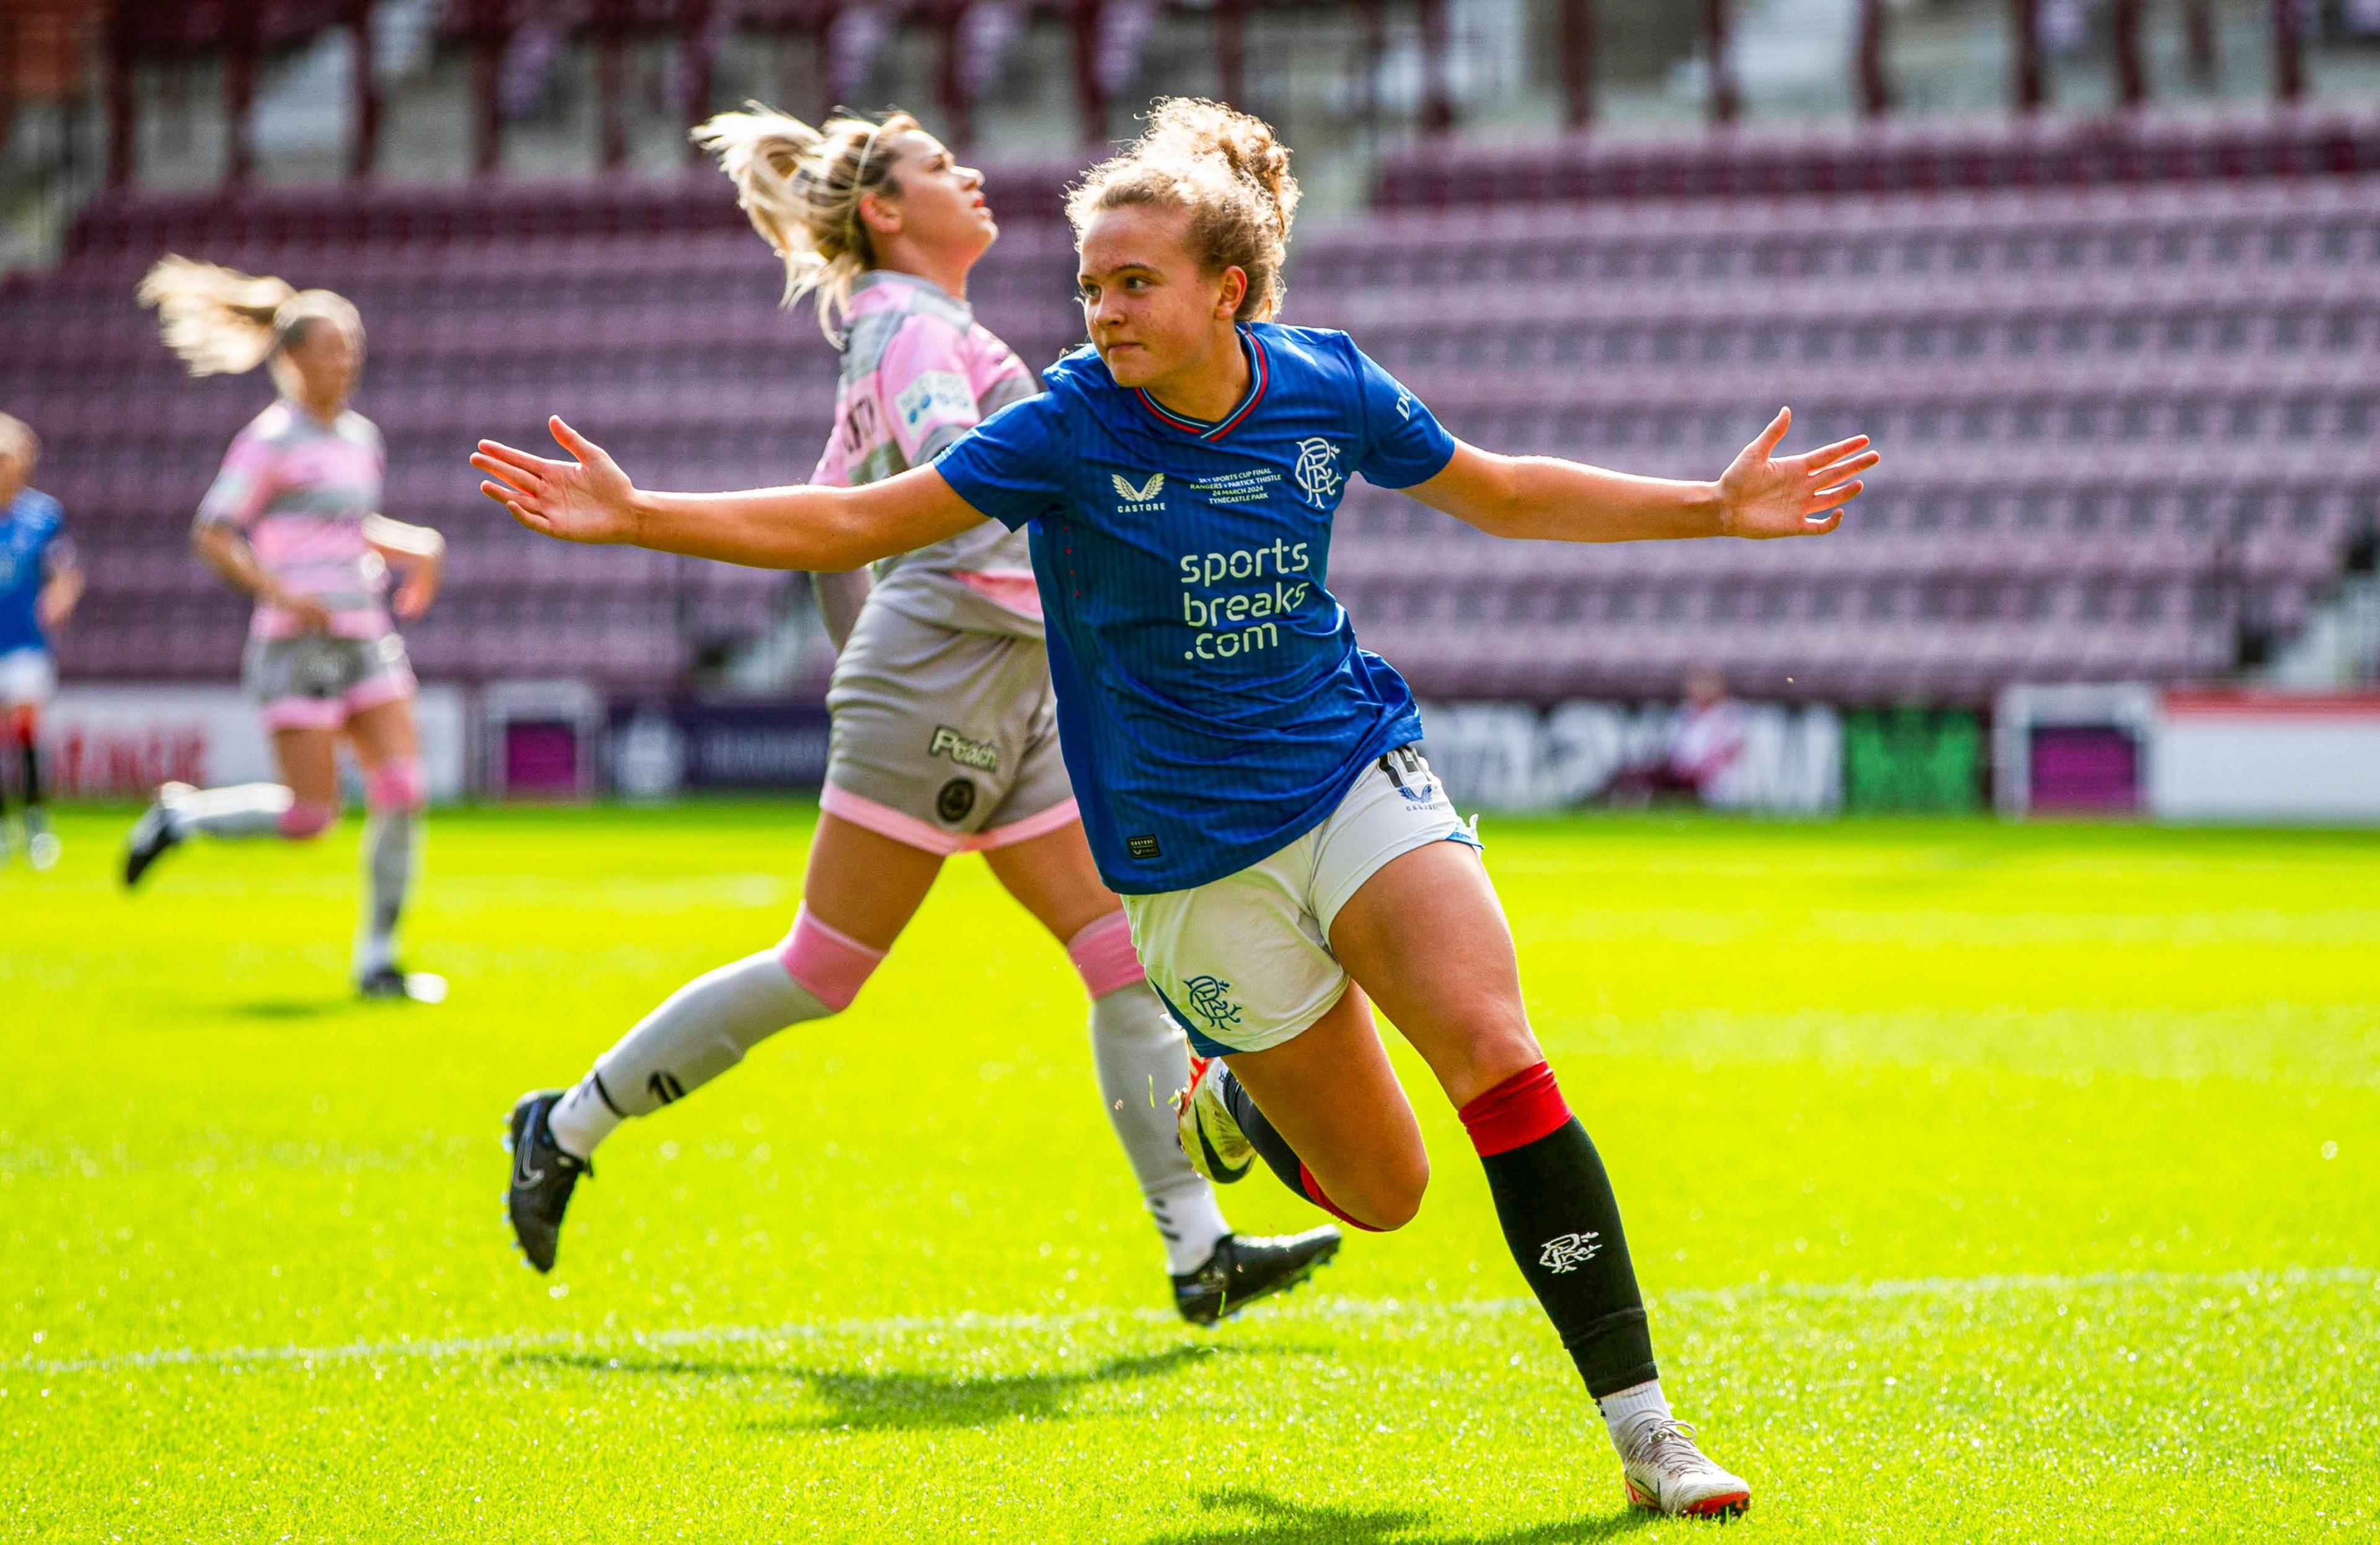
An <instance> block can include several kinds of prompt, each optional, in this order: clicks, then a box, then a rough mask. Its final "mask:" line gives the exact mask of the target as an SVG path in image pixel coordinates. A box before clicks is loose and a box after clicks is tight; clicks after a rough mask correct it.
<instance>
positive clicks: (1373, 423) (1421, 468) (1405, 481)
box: [1348, 345, 1454, 488]
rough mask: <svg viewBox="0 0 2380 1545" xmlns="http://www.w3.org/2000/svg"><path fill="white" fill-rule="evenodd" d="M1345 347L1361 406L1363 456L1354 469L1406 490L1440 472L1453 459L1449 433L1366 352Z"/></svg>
mask: <svg viewBox="0 0 2380 1545" xmlns="http://www.w3.org/2000/svg"><path fill="white" fill-rule="evenodd" d="M1348 351H1349V352H1350V353H1352V354H1354V357H1355V370H1356V394H1357V395H1358V397H1359V398H1360V399H1361V401H1362V402H1363V405H1364V426H1365V437H1364V456H1363V459H1362V460H1361V461H1359V462H1358V463H1356V466H1355V470H1356V471H1358V472H1360V473H1362V474H1363V475H1364V477H1365V479H1366V481H1370V482H1375V483H1378V484H1379V486H1381V487H1382V488H1411V487H1412V486H1413V485H1414V484H1415V483H1418V482H1427V481H1429V480H1430V479H1432V478H1434V477H1436V476H1438V475H1439V473H1440V472H1443V471H1445V470H1446V464H1447V463H1448V462H1450V461H1451V460H1453V459H1454V436H1452V435H1451V434H1449V433H1447V432H1446V430H1445V428H1444V427H1443V426H1442V425H1440V424H1439V421H1438V420H1437V418H1436V416H1434V415H1433V414H1432V413H1431V412H1430V410H1429V409H1428V408H1424V407H1423V406H1422V404H1421V399H1420V398H1419V397H1416V396H1415V395H1413V394H1412V393H1411V392H1408V391H1406V390H1405V388H1404V385H1403V383H1402V382H1400V381H1398V380H1397V378H1396V377H1395V376H1392V375H1390V373H1389V372H1388V371H1384V370H1382V369H1380V367H1379V366H1378V365H1377V364H1375V363H1374V362H1373V360H1372V357H1371V356H1370V355H1368V354H1366V353H1365V352H1364V351H1363V350H1362V349H1360V348H1356V347H1354V346H1353V345H1350V346H1349V350H1348Z"/></svg>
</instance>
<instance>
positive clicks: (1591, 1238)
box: [1537, 1232, 1603, 1276]
mask: <svg viewBox="0 0 2380 1545" xmlns="http://www.w3.org/2000/svg"><path fill="white" fill-rule="evenodd" d="M1602 1253H1603V1244H1602V1235H1598V1234H1595V1233H1593V1232H1589V1233H1586V1234H1562V1235H1555V1236H1554V1237H1553V1238H1551V1239H1548V1240H1547V1241H1546V1243H1545V1247H1543V1248H1542V1249H1540V1250H1539V1251H1538V1252H1537V1264H1538V1265H1540V1266H1542V1267H1544V1268H1545V1269H1546V1270H1547V1271H1551V1272H1552V1273H1554V1275H1556V1276H1560V1275H1561V1274H1562V1273H1563V1272H1565V1271H1577V1270H1578V1269H1579V1268H1580V1267H1582V1266H1584V1265H1585V1264H1586V1263H1587V1262H1588V1261H1590V1260H1593V1259H1595V1258H1596V1257H1597V1256H1598V1255H1601V1254H1602Z"/></svg>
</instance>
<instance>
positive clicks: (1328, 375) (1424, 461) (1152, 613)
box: [934, 322, 1454, 894]
mask: <svg viewBox="0 0 2380 1545" xmlns="http://www.w3.org/2000/svg"><path fill="white" fill-rule="evenodd" d="M1240 334H1241V339H1242V347H1244V348H1245V350H1246V354H1247V360H1248V375H1249V382H1248V389H1247V393H1246V395H1245V396H1244V397H1243V398H1242V399H1241V401H1240V403H1239V404H1238V405H1237V406H1236V407H1235V408H1233V410H1232V411H1231V412H1230V413H1229V414H1227V415H1225V416H1224V417H1223V418H1222V419H1221V420H1218V421H1216V422H1214V423H1204V422H1200V421H1198V420H1193V419H1189V418H1185V417H1184V416H1183V415H1181V414H1179V413H1176V412H1174V411H1172V410H1171V409H1169V408H1165V407H1164V406H1162V405H1161V404H1160V403H1159V402H1158V401H1157V400H1156V399H1155V398H1154V397H1152V396H1150V395H1148V394H1147V393H1146V392H1144V391H1141V390H1139V389H1137V388H1134V387H1126V386H1122V385H1119V384H1118V383H1116V380H1115V378H1114V377H1113V376H1112V375H1111V374H1109V372H1108V368H1107V366H1106V364H1105V363H1104V362H1103V361H1102V360H1100V359H1099V356H1098V354H1097V353H1095V352H1094V351H1092V350H1090V349H1087V348H1086V349H1081V350H1078V351H1076V352H1075V353H1073V354H1070V355H1068V356H1067V357H1066V358H1064V359H1061V360H1059V361H1058V363H1057V364H1055V365H1053V366H1051V367H1050V369H1049V370H1048V371H1045V372H1043V376H1042V380H1043V382H1044V383H1046V385H1047V387H1048V390H1047V392H1046V393H1044V395H1040V396H1038V397H1033V398H1029V399H1027V400H1026V401H1024V402H1020V403H1016V404H1014V405H1013V406H1010V407H1008V408H1002V410H1001V411H1000V412H998V413H996V414H994V415H993V416H992V417H991V418H990V419H988V420H985V421H984V422H983V423H982V424H980V425H979V426H977V428H976V429H975V430H974V431H972V432H969V433H968V434H966V435H965V437H963V438H962V439H960V440H959V441H958V442H957V443H956V444H953V445H952V446H951V447H950V448H949V449H948V450H946V451H945V452H943V454H942V455H941V457H940V458H939V459H938V460H937V461H936V462H935V463H934V466H935V468H936V469H937V470H939V471H940V472H941V474H942V476H943V477H944V478H945V479H947V480H948V481H949V482H950V484H951V487H952V488H953V490H955V491H956V492H957V493H958V495H959V496H960V497H961V498H963V499H965V501H966V502H967V503H968V504H970V505H974V506H975V507H976V508H977V509H978V510H981V511H982V512H983V513H984V514H985V515H987V516H990V517H992V518H994V519H996V520H999V521H1001V522H1002V524H1004V525H1006V526H1008V527H1009V528H1011V529H1018V528H1025V529H1029V533H1030V541H1031V547H1032V554H1033V569H1034V577H1035V579H1036V580H1037V582H1038V585H1039V587H1040V591H1041V602H1042V609H1043V614H1044V616H1045V618H1046V620H1047V627H1048V639H1049V648H1050V676H1051V678H1052V679H1053V681H1054V682H1055V683H1056V686H1057V692H1058V729H1059V739H1060V742H1061V744H1062V748H1063V750H1064V754H1065V760H1066V771H1067V772H1068V773H1069V774H1070V775H1071V776H1072V778H1073V780H1074V785H1075V797H1076V799H1077V800H1078V801H1079V802H1080V804H1081V807H1082V812H1083V825H1084V828H1085V830H1086V831H1087V833H1088V834H1089V837H1090V843H1091V851H1092V853H1093V855H1094V856H1095V857H1096V858H1098V860H1099V871H1100V873H1101V875H1102V876H1104V877H1105V879H1106V881H1107V882H1108V884H1109V885H1110V886H1111V888H1113V889H1114V890H1117V891H1119V892H1123V893H1127V894H1149V893H1152V892H1160V891H1175V890H1184V889H1187V888H1189V887H1191V886H1194V885H1202V884H1205V883H1207V882H1209V881H1212V880H1218V879H1220V878H1222V877H1223V876H1225V875H1227V874H1231V873H1233V872H1235V871H1237V870H1242V869H1245V868H1246V867H1247V866H1249V865H1250V864H1253V863H1255V862H1257V860H1259V859H1261V858H1266V857H1268V856H1269V855H1270V854H1273V853H1276V852H1278V851H1280V850H1281V848H1282V847H1285V846H1287V845H1289V844H1291V843H1293V842H1294V841H1296V840H1297V839H1298V838H1299V837H1301V836H1303V835H1305V833H1307V832H1309V831H1311V830H1313V829H1314V828H1315V827H1316V826H1318V825H1319V824H1320V823H1321V821H1323V819H1324V818H1325V817H1326V816H1328V815H1329V814H1330V812H1331V810H1332V809H1335V808H1337V806H1338V803H1339V801H1340V800H1341V798H1342V797H1344V796H1345V794H1346V792H1347V790H1348V789H1349V787H1351V786H1352V785H1354V781H1355V779H1356V777H1357V776H1358V775H1359V774H1360V773H1361V772H1362V771H1363V769H1364V767H1365V766H1366V764H1368V763H1369V762H1371V761H1372V760H1373V759H1375V758H1377V757H1378V756H1379V755H1380V754H1381V753H1382V752H1383V751H1386V750H1389V749H1390V748H1394V747H1397V746H1400V745H1403V744H1404V743H1406V742H1408V741H1412V740H1417V739H1419V738H1420V737H1421V716H1420V714H1419V712H1417V711H1416V710H1415V707H1414V700H1413V694H1412V693H1411V692H1410V691H1408V690H1407V689H1406V687H1405V683H1404V679H1403V677H1402V676H1400V675H1397V673H1396V672H1395V670H1394V669H1392V668H1391V667H1390V665H1389V664H1388V663H1387V662H1386V661H1383V660H1382V659H1380V657H1379V656H1378V655H1376V654H1372V653H1369V652H1367V651H1365V650H1363V649H1360V648H1358V647H1357V646H1356V643H1355V633H1354V627H1353V626H1352V625H1351V624H1350V623H1349V621H1348V618H1347V614H1346V612H1345V610H1344V609H1343V608H1342V607H1341V606H1340V604H1339V602H1337V601H1336V600H1335V599H1334V598H1333V597H1332V596H1331V594H1330V590H1328V589H1327V588H1326V582H1325V581H1326V578H1327V575H1328V573H1329V569H1330V522H1331V517H1332V515H1333V514H1334V513H1335V512H1336V511H1337V509H1338V507H1339V503H1340V500H1341V499H1342V496H1343V495H1344V493H1345V490H1346V486H1347V479H1348V478H1349V477H1351V476H1362V477H1364V478H1366V479H1367V480H1369V481H1372V482H1375V483H1378V484H1379V485H1381V486H1383V487H1387V488H1409V487H1411V486H1413V485H1414V484H1415V483H1418V482H1423V481H1427V480H1428V479H1430V478H1432V477H1434V476H1436V475H1437V474H1438V473H1439V471H1441V470H1443V469H1444V468H1445V467H1446V464H1447V462H1448V461H1449V460H1450V459H1451V457H1452V456H1453V454H1454V440H1453V437H1452V436H1451V435H1450V434H1448V433H1447V432H1446V431H1445V430H1444V429H1443V428H1441V427H1440V426H1439V422H1438V420H1436V419H1434V418H1433V417H1431V415H1430V413H1429V410H1428V409H1427V408H1424V407H1423V406H1422V405H1421V404H1420V403H1419V402H1417V401H1415V398H1414V396H1413V395H1412V394H1411V393H1410V392H1407V391H1406V390H1405V389H1404V388H1403V386H1401V385H1399V384H1398V383H1396V382H1395V381H1394V380H1393V379H1391V378H1390V376H1389V374H1388V372H1387V371H1383V370H1381V369H1380V367H1379V366H1378V365H1376V364H1374V363H1373V362H1372V361H1371V360H1370V359H1367V358H1366V357H1365V355H1364V354H1363V352H1362V351H1361V350H1359V349H1358V348H1356V347H1355V346H1354V342H1353V341H1352V340H1351V339H1349V338H1348V337H1347V335H1345V334H1343V333H1333V332H1321V331H1317V330H1314V329H1310V328H1302V327H1287V326H1282V325H1280V324H1278V323H1273V322H1251V323H1245V324H1243V325H1242V327H1241V329H1240Z"/></svg>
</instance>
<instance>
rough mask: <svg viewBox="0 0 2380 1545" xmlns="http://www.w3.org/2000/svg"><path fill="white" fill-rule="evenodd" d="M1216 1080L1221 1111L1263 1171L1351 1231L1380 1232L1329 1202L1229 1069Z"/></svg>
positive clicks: (1318, 1182) (1328, 1197) (1325, 1194)
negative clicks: (1229, 1117) (1236, 1127)
mask: <svg viewBox="0 0 2380 1545" xmlns="http://www.w3.org/2000/svg"><path fill="white" fill-rule="evenodd" d="M1215 1077H1216V1079H1217V1083H1216V1085H1215V1092H1216V1094H1217V1095H1218V1096H1220V1098H1221V1100H1222V1101H1223V1109H1225V1110H1227V1111H1229V1112H1231V1113H1232V1120H1233V1121H1234V1122H1236V1123H1237V1124H1238V1125H1239V1128H1240V1131H1241V1132H1242V1133H1243V1134H1244V1135H1245V1137H1247V1139H1248V1143H1249V1146H1250V1147H1252V1148H1254V1149H1255V1150H1257V1157H1258V1158H1261V1159H1262V1160H1263V1161H1264V1162H1265V1168H1267V1169H1269V1170H1270V1171H1272V1173H1273V1174H1276V1175H1278V1176H1279V1177H1280V1178H1281V1184H1282V1185H1283V1186H1288V1187H1289V1188H1290V1189H1291V1190H1293V1191H1294V1192H1296V1193H1297V1194H1298V1195H1299V1196H1301V1197H1304V1198H1305V1199H1306V1200H1307V1201H1310V1202H1312V1203H1313V1204H1314V1205H1315V1206H1317V1207H1318V1208H1320V1209H1322V1210H1323V1211H1325V1212H1328V1213H1330V1215H1331V1216H1332V1217H1334V1218H1336V1219H1338V1220H1339V1221H1340V1222H1341V1223H1345V1224H1347V1225H1348V1226H1349V1227H1351V1228H1359V1229H1362V1230H1363V1231H1364V1232H1365V1233H1366V1234H1378V1233H1381V1232H1382V1230H1381V1229H1380V1227H1379V1226H1378V1224H1375V1223H1366V1222H1364V1220H1363V1219H1361V1218H1355V1217H1350V1216H1349V1215H1348V1213H1347V1211H1346V1210H1345V1209H1343V1208H1342V1207H1341V1206H1340V1205H1339V1204H1338V1203H1337V1202H1335V1201H1332V1200H1331V1199H1330V1196H1329V1195H1328V1194H1327V1193H1325V1192H1324V1191H1323V1189H1322V1183H1321V1182H1320V1181H1318V1180H1317V1179H1315V1178H1314V1172H1313V1171H1312V1170H1309V1169H1307V1168H1306V1167H1305V1161H1304V1160H1302V1159H1300V1158H1298V1156H1297V1152H1296V1150H1294V1149H1293V1148H1291V1147H1290V1146H1289V1139H1288V1138H1286V1137H1282V1136H1281V1133H1280V1132H1279V1131H1278V1130H1276V1129H1275V1128H1274V1126H1273V1124H1272V1123H1271V1122H1270V1121H1269V1120H1267V1119H1266V1118H1265V1113H1264V1112H1262V1111H1261V1110H1258V1109H1257V1102H1256V1101H1255V1099H1254V1098H1253V1097H1252V1096H1250V1095H1249V1093H1248V1091H1247V1089H1245V1088H1244V1087H1243V1086H1242V1085H1241V1083H1240V1081H1239V1080H1238V1079H1237V1078H1234V1077H1232V1070H1231V1069H1230V1068H1228V1067H1226V1068H1224V1069H1222V1070H1221V1071H1220V1072H1219V1073H1217V1074H1216V1076H1215Z"/></svg>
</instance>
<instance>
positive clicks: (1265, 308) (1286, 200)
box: [1066, 97, 1299, 322]
mask: <svg viewBox="0 0 2380 1545" xmlns="http://www.w3.org/2000/svg"><path fill="white" fill-rule="evenodd" d="M1298 197H1299V193H1298V187H1297V178H1296V177H1295V176H1292V175H1291V174H1290V170H1289V147H1288V146H1287V145H1284V144H1282V143H1281V141H1280V140H1278V139H1276V138H1274V136H1273V132H1272V126H1271V125H1269V124H1268V123H1266V122H1265V121H1264V120H1263V119H1262V118H1259V117H1257V116H1254V115H1252V114H1248V113H1242V112H1239V111H1237V110H1236V109H1234V108H1231V107H1227V106H1225V105H1224V104H1223V103H1220V102H1208V101H1207V100H1206V99H1205V98H1203V97H1167V98H1165V99H1164V100H1163V101H1161V102H1160V103H1158V104H1157V106H1156V108H1155V109H1154V110H1153V111H1152V112H1151V113H1150V114H1149V116H1148V128H1147V132H1146V133H1144V134H1142V135H1141V137H1140V138H1139V139H1137V140H1134V141H1133V142H1132V143H1131V144H1130V145H1129V146H1127V147H1126V148H1125V150H1124V152H1123V154H1121V155H1118V156H1114V157H1112V158H1111V159H1109V160H1107V161H1103V162H1101V163H1099V164H1098V165H1097V166H1094V167H1092V168H1091V169H1090V170H1089V171H1088V172H1087V173H1085V174H1084V176H1083V180H1082V182H1081V184H1080V185H1078V186H1077V187H1076V188H1075V190H1074V191H1073V192H1072V193H1070V194H1068V195H1067V198H1066V218H1067V219H1068V220H1069V221H1070V222H1072V223H1073V225H1074V227H1075V239H1076V240H1077V241H1079V240H1081V238H1082V235H1083V228H1084V227H1085V226H1086V225H1089V224H1090V222H1091V217H1092V216H1093V215H1095V214H1097V213H1099V212H1100V211H1101V210H1109V209H1122V208H1125V207H1127V206H1133V205H1139V206H1144V207H1152V208H1160V209H1182V210H1186V211H1188V212H1189V214H1190V245H1191V249H1192V250H1193V251H1194V252H1196V254H1197V256H1198V260H1199V262H1200V264H1201V265H1202V266H1203V267H1204V268H1205V269H1206V271H1207V272H1208V273H1209V274H1220V273H1221V272H1222V271H1223V270H1224V269H1227V268H1237V269H1239V270H1241V271H1242V272H1243V273H1245V274H1247V276H1248V291H1247V294H1246V296H1245V297H1244V298H1242V299H1241V301H1240V308H1239V319H1240V320H1241V321H1242V322H1264V321H1268V320H1269V319H1271V318H1272V317H1275V316H1278V315H1279V314H1280V313H1281V303H1282V302H1283V301H1284V300H1285V299H1286V298H1288V295H1289V286H1288V284H1287V283H1286V281H1285V280H1284V279H1283V277H1282V273H1281V270H1282V268H1283V267H1284V265H1286V263H1287V262H1288V261H1289V230H1290V224H1291V222H1293V220H1295V219H1296V218H1297V201H1298Z"/></svg>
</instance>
